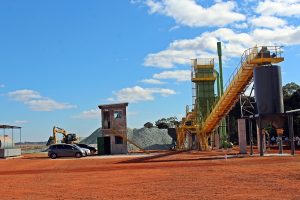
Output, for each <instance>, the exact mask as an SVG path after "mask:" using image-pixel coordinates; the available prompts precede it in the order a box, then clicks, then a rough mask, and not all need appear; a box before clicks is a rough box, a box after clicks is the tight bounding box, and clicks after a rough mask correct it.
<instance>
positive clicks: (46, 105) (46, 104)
mask: <svg viewBox="0 0 300 200" xmlns="http://www.w3.org/2000/svg"><path fill="white" fill-rule="evenodd" d="M24 104H25V105H28V106H29V108H30V109H31V110H33V111H54V110H65V109H71V108H76V106H74V105H71V104H69V103H59V102H56V101H54V100H52V99H37V100H30V101H26V102H24Z"/></svg>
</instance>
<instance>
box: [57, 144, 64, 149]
mask: <svg viewBox="0 0 300 200" xmlns="http://www.w3.org/2000/svg"><path fill="white" fill-rule="evenodd" d="M63 148H64V147H63V145H56V149H63Z"/></svg>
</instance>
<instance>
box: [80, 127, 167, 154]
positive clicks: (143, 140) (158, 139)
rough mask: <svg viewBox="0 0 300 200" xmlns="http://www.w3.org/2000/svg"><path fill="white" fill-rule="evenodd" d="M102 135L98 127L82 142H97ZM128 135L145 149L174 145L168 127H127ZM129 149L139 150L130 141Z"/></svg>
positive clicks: (161, 148)
mask: <svg viewBox="0 0 300 200" xmlns="http://www.w3.org/2000/svg"><path fill="white" fill-rule="evenodd" d="M101 136H102V132H101V128H98V129H97V130H95V131H94V132H93V133H92V134H91V135H90V136H88V137H86V138H85V139H83V140H82V141H80V142H81V143H84V144H97V137H101ZM127 137H128V139H129V140H131V141H133V142H134V143H136V144H137V145H139V146H140V147H142V148H143V149H145V150H168V149H170V148H171V147H172V138H171V137H170V136H169V135H168V130H167V129H158V128H156V127H153V128H141V129H127ZM128 150H137V147H135V146H134V145H132V144H130V143H128Z"/></svg>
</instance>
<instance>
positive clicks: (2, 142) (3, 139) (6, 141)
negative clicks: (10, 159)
mask: <svg viewBox="0 0 300 200" xmlns="http://www.w3.org/2000/svg"><path fill="white" fill-rule="evenodd" d="M12 147H13V142H12V139H11V138H10V137H8V136H7V135H5V136H0V149H10V148H12Z"/></svg>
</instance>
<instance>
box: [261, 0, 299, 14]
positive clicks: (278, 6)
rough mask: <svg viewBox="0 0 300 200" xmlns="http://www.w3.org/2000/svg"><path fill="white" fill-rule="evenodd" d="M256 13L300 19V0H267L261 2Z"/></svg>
mask: <svg viewBox="0 0 300 200" xmlns="http://www.w3.org/2000/svg"><path fill="white" fill-rule="evenodd" d="M256 12H257V13H260V14H263V15H275V16H283V17H284V16H286V17H292V16H293V17H300V1H299V0H265V1H262V2H259V4H258V6H257V8H256Z"/></svg>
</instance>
